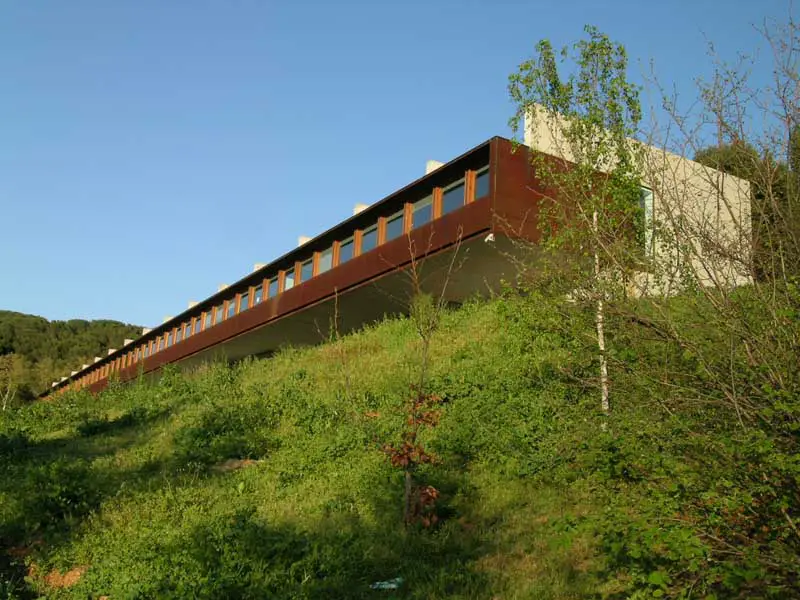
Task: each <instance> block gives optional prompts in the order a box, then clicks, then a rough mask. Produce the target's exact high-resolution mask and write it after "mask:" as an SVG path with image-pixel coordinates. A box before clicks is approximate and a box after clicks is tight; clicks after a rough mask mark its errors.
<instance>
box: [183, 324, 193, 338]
mask: <svg viewBox="0 0 800 600" xmlns="http://www.w3.org/2000/svg"><path fill="white" fill-rule="evenodd" d="M190 335H192V322H191V321H189V322H188V323H186V324H184V326H183V337H184V338H188V337H189V336H190Z"/></svg>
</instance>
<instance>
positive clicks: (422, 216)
mask: <svg viewBox="0 0 800 600" xmlns="http://www.w3.org/2000/svg"><path fill="white" fill-rule="evenodd" d="M431 219H433V196H428V197H427V198H423V199H422V200H419V201H418V202H415V203H414V208H413V211H412V216H411V223H412V224H411V226H412V227H419V226H421V225H425V223H429V222H430V221H431Z"/></svg>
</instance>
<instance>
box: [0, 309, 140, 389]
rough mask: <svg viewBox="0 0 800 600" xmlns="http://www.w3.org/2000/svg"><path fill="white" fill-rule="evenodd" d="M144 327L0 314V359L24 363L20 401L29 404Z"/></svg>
mask: <svg viewBox="0 0 800 600" xmlns="http://www.w3.org/2000/svg"><path fill="white" fill-rule="evenodd" d="M141 331H142V329H141V327H138V326H135V325H128V324H125V323H120V322H118V321H109V320H96V321H84V320H82V319H72V320H69V321H48V320H47V319H45V318H43V317H37V316H34V315H26V314H23V313H18V312H11V311H6V310H0V356H4V355H8V354H12V353H13V354H15V355H17V356H18V357H20V358H21V360H22V363H23V364H22V370H23V375H22V381H21V389H20V394H19V395H20V399H21V400H23V401H24V400H26V399H28V398H30V397H31V396H35V395H37V394H39V393H41V392H43V391H45V390H47V389H48V388H49V387H50V383H51V382H52V381H55V380H56V379H58V378H60V377H62V376H63V375H65V374H67V373H69V372H70V371H72V370H74V369H76V368H77V367H78V366H80V365H81V364H84V363H86V362H88V361H91V360H92V359H93V357H95V356H100V355H104V354H105V353H106V351H107V350H108V349H109V348H119V347H120V345H121V344H122V342H123V340H125V339H126V338H131V339H132V338H136V337H138V336H139V334H140V333H141Z"/></svg>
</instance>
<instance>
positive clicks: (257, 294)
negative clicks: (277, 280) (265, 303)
mask: <svg viewBox="0 0 800 600" xmlns="http://www.w3.org/2000/svg"><path fill="white" fill-rule="evenodd" d="M263 299H264V288H262V287H261V286H258V287H257V288H256V289H254V290H253V306H258V305H259V304H261V301H262V300H263Z"/></svg>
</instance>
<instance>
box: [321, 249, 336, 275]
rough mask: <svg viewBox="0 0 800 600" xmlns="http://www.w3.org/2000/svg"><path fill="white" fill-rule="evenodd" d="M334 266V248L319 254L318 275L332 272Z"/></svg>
mask: <svg viewBox="0 0 800 600" xmlns="http://www.w3.org/2000/svg"><path fill="white" fill-rule="evenodd" d="M332 266H333V248H328V249H327V250H323V251H322V252H320V253H319V263H318V264H317V273H324V272H325V271H330V270H331V267H332Z"/></svg>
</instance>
